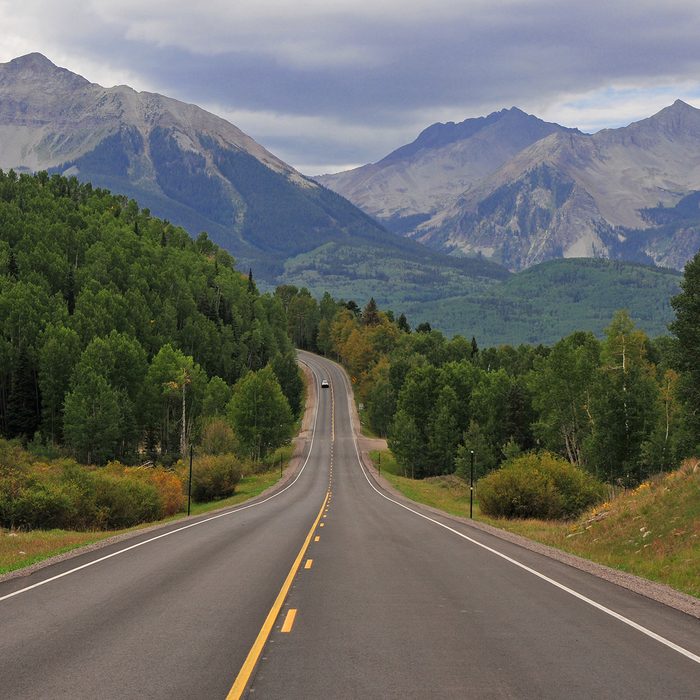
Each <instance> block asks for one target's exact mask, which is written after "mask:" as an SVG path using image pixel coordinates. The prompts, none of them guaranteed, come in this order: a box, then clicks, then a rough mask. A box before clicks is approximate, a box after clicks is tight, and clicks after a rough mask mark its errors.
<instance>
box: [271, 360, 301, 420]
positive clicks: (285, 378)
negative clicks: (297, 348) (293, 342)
mask: <svg viewBox="0 0 700 700" xmlns="http://www.w3.org/2000/svg"><path fill="white" fill-rule="evenodd" d="M271 367H272V371H273V372H274V373H275V376H276V377H277V381H278V382H279V384H280V387H281V389H282V393H283V394H284V396H285V398H286V399H287V402H288V403H289V408H290V409H291V410H292V415H293V416H295V417H298V416H299V415H300V414H301V409H302V400H303V397H304V380H303V379H302V378H301V371H300V369H299V365H298V364H297V360H296V356H295V355H294V353H293V352H291V351H290V352H287V353H284V354H282V353H278V354H277V355H275V358H274V359H273V360H272V363H271Z"/></svg>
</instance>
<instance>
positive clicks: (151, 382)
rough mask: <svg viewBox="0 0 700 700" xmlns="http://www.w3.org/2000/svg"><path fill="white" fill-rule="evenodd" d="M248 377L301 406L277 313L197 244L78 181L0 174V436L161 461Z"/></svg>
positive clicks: (248, 280)
mask: <svg viewBox="0 0 700 700" xmlns="http://www.w3.org/2000/svg"><path fill="white" fill-rule="evenodd" d="M268 364H270V365H271V367H272V369H271V370H266V371H267V372H272V371H273V370H274V374H272V375H270V376H268V375H266V374H265V373H264V372H262V373H260V372H257V371H258V370H262V369H263V368H265V367H266V366H267V365H268ZM249 371H252V372H253V374H251V376H252V377H258V376H259V377H260V382H261V383H262V384H263V385H265V387H267V388H266V389H265V391H267V393H268V394H270V395H271V393H274V392H272V390H270V389H269V385H270V383H271V382H272V383H274V384H275V385H281V387H282V390H284V391H285V394H286V399H287V400H286V401H285V405H287V410H289V409H288V404H291V405H292V406H293V407H294V410H295V411H297V410H298V408H299V402H300V392H301V387H300V380H299V376H298V371H297V368H296V365H295V361H294V356H293V347H292V345H291V342H290V340H289V338H288V336H287V334H286V328H285V316H284V310H283V308H282V306H281V304H280V301H279V300H278V299H276V298H274V297H272V296H270V295H260V294H259V293H258V291H257V289H256V285H255V283H254V281H253V279H252V277H251V276H249V275H247V274H242V273H240V272H238V271H237V270H236V269H235V267H234V260H233V258H232V257H231V255H230V254H229V253H227V252H225V251H223V250H221V249H220V248H218V247H217V246H216V245H214V244H213V243H212V242H211V241H210V240H209V239H208V237H207V235H206V234H201V235H200V236H199V238H198V239H197V240H196V241H194V240H192V239H191V238H190V236H189V235H188V234H187V232H185V231H184V230H183V229H180V228H177V227H174V226H172V225H171V224H169V223H168V222H167V221H161V220H159V219H156V218H154V217H152V216H151V215H150V213H149V212H148V210H145V209H143V210H142V209H139V207H138V206H137V204H136V203H135V202H134V201H130V200H128V199H127V198H125V197H117V196H113V195H111V194H110V193H108V192H107V191H105V190H100V189H95V188H93V187H92V186H91V185H90V184H81V183H79V182H78V181H77V180H76V179H75V178H65V177H61V176H59V175H52V176H49V175H47V174H46V173H39V174H38V175H36V176H28V175H21V176H18V175H16V174H15V173H14V172H12V171H10V172H9V173H3V172H2V171H0V435H1V436H3V437H7V438H15V437H19V438H21V439H22V440H23V441H34V443H35V444H36V443H40V444H45V445H54V446H55V445H58V446H61V445H65V446H66V447H67V448H68V449H69V450H70V451H71V452H72V453H73V454H74V455H75V456H76V457H77V458H78V459H79V460H80V461H83V462H94V463H104V462H106V461H107V460H110V459H114V458H118V459H121V460H122V461H125V462H127V463H129V462H134V461H141V460H143V459H144V458H152V459H159V460H163V461H166V462H169V461H172V460H173V459H175V458H176V457H177V456H178V455H180V454H181V453H182V452H183V451H184V449H185V448H186V446H187V445H188V444H189V442H190V441H191V440H192V439H194V438H196V437H197V436H198V432H199V431H200V430H201V429H202V426H203V425H204V419H205V418H206V417H212V416H220V415H223V414H225V413H226V410H227V406H228V405H229V403H232V404H233V403H235V401H233V402H231V401H230V400H231V397H232V386H233V385H234V384H235V383H236V382H237V381H238V380H240V379H241V378H242V377H243V376H244V375H245V374H246V373H248V372H249ZM266 382H267V384H266ZM250 383H251V380H249V381H248V384H250ZM244 390H245V387H243V388H242V389H241V390H240V391H239V392H238V394H240V393H241V392H243V391H244ZM277 390H278V391H279V387H278V389H277ZM234 393H235V392H234ZM229 409H230V410H232V409H231V408H230V407H229ZM289 427H290V426H289V425H288V424H285V426H284V431H283V432H285V431H286V437H288V431H289ZM256 439H257V438H256ZM245 447H246V449H247V451H248V452H249V453H250V454H251V455H257V456H259V455H260V454H264V452H265V451H266V450H267V449H268V447H269V445H268V444H262V443H256V444H246V445H245Z"/></svg>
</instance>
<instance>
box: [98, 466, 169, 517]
mask: <svg viewBox="0 0 700 700" xmlns="http://www.w3.org/2000/svg"><path fill="white" fill-rule="evenodd" d="M96 476H97V477H98V478H97V494H98V495H97V504H98V512H99V513H101V514H103V517H104V522H103V524H102V526H103V527H104V528H106V529H119V528H124V527H131V526H132V525H138V524H139V523H143V522H149V521H152V520H160V518H162V517H163V506H162V503H161V500H160V498H159V496H158V489H156V487H155V486H154V485H153V484H149V483H148V482H147V481H145V480H142V479H138V478H133V477H129V476H121V477H120V476H117V475H115V474H110V473H102V474H100V473H99V472H97V473H96Z"/></svg>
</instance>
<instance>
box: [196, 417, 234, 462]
mask: <svg viewBox="0 0 700 700" xmlns="http://www.w3.org/2000/svg"><path fill="white" fill-rule="evenodd" d="M201 447H202V451H203V452H205V453H206V454H209V455H222V454H227V453H230V452H233V451H234V450H235V449H236V436H235V435H234V434H233V428H232V427H231V426H230V425H229V423H228V421H227V420H225V419H224V418H218V417H215V418H212V419H211V420H209V421H208V422H207V424H206V425H205V426H204V429H203V430H202V441H201Z"/></svg>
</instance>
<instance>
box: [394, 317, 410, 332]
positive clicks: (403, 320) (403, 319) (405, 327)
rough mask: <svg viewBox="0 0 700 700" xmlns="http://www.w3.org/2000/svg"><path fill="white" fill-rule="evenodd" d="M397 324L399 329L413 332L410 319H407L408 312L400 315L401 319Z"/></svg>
mask: <svg viewBox="0 0 700 700" xmlns="http://www.w3.org/2000/svg"><path fill="white" fill-rule="evenodd" d="M396 325H397V326H398V328H399V330H400V331H403V332H404V333H410V332H411V326H410V325H409V324H408V320H407V319H406V314H401V315H400V316H399V320H398V321H397V324H396Z"/></svg>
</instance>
